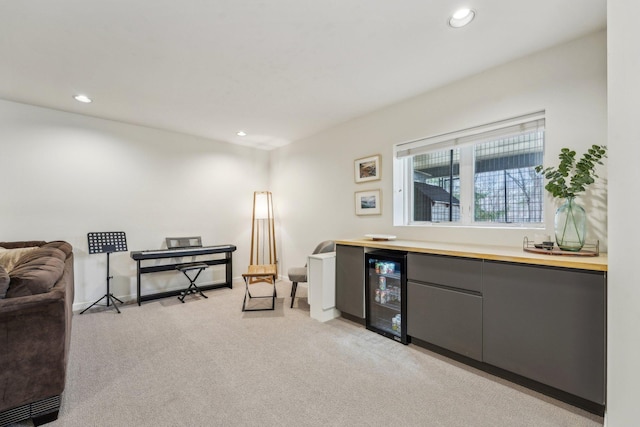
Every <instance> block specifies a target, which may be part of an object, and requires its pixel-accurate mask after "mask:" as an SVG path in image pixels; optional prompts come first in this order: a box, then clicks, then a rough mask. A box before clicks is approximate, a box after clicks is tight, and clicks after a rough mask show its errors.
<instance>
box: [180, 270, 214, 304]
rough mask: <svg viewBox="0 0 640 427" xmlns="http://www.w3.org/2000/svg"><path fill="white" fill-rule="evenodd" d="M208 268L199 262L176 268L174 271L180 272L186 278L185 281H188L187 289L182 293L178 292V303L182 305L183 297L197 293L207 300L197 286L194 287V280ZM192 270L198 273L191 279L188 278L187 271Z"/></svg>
mask: <svg viewBox="0 0 640 427" xmlns="http://www.w3.org/2000/svg"><path fill="white" fill-rule="evenodd" d="M208 267H209V266H208V265H207V264H204V263H201V262H197V263H192V264H180V265H177V266H176V270H178V271H182V274H184V275H185V276H186V277H187V279H189V287H188V288H187V289H185V290H184V291H182V292H180V296H179V297H178V299H179V300H180V302H182V303H183V304H184V297H186V296H187V295H189V294H195V293H198V294H200V295H202V296H203V297H205V298H209V297H207V296H206V295H205V294H203V293H202V291H201V290H200V288H199V287H198V286H196V279H198V276H199V275H200V273H202V271H203V270H205V269H206V268H208ZM194 270H198V271H197V273H196V275H195V276H194V277H193V278H192V277H191V276H189V271H194Z"/></svg>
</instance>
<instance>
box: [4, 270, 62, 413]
mask: <svg viewBox="0 0 640 427" xmlns="http://www.w3.org/2000/svg"><path fill="white" fill-rule="evenodd" d="M72 263H73V261H72V260H71V264H72ZM65 270H66V269H65ZM69 279H70V280H71V282H70V283H69ZM69 287H71V289H72V288H73V267H72V266H71V272H70V273H69V272H67V271H65V274H63V277H62V278H61V279H60V280H59V281H58V282H57V283H56V284H55V285H54V287H53V288H52V289H51V290H50V291H49V292H46V293H43V294H38V295H31V296H26V297H17V298H8V299H2V300H0V366H1V367H2V369H0V411H3V410H5V409H9V408H13V407H16V406H20V405H23V404H26V403H31V402H34V401H37V400H40V399H43V398H47V397H51V396H55V395H59V394H61V393H62V391H63V390H64V385H65V375H66V364H67V357H68V345H69V344H68V343H69V338H70V337H69V335H70V334H69V332H70V327H71V325H70V322H71V320H70V316H71V313H70V312H69V307H70V306H69V302H68V301H66V299H67V298H65V296H66V297H69V295H66V294H67V291H68V288H69ZM72 292H73V291H71V292H70V293H71V295H73V293H72Z"/></svg>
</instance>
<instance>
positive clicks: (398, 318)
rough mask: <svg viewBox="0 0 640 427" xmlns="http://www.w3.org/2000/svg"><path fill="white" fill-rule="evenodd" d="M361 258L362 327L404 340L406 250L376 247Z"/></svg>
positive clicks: (405, 339)
mask: <svg viewBox="0 0 640 427" xmlns="http://www.w3.org/2000/svg"><path fill="white" fill-rule="evenodd" d="M365 260H366V262H365V268H366V269H367V271H366V272H365V293H366V298H365V314H366V327H367V329H369V330H372V331H374V332H377V333H379V334H381V335H384V336H386V337H388V338H392V339H394V340H396V341H399V342H401V343H403V344H407V326H406V324H407V321H406V317H407V315H406V312H407V310H406V308H407V301H406V294H407V278H406V277H407V276H406V272H407V253H406V252H402V251H382V250H380V251H375V252H369V253H367V254H366V258H365Z"/></svg>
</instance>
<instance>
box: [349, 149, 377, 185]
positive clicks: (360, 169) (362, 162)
mask: <svg viewBox="0 0 640 427" xmlns="http://www.w3.org/2000/svg"><path fill="white" fill-rule="evenodd" d="M354 169H355V174H356V182H367V181H375V180H377V179H380V155H379V154H377V155H375V156H370V157H365V158H363V159H358V160H356V161H355V165H354Z"/></svg>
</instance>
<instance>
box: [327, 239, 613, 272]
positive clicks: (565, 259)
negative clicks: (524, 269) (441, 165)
mask: <svg viewBox="0 0 640 427" xmlns="http://www.w3.org/2000/svg"><path fill="white" fill-rule="evenodd" d="M336 244H338V245H346V246H361V247H365V248H374V249H389V250H396V251H407V252H417V253H424V254H433V255H449V256H456V257H465V258H477V259H485V260H492V261H506V262H515V263H520V264H532V265H542V266H548V267H565V268H576V269H581V270H592V271H607V267H608V260H607V254H606V253H600V254H599V255H598V256H579V255H569V254H571V252H567V255H551V254H537V253H531V252H525V251H524V249H522V247H511V246H492V245H474V244H460V243H440V242H426V241H417V240H372V239H366V238H363V239H348V240H336Z"/></svg>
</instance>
